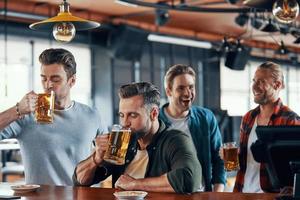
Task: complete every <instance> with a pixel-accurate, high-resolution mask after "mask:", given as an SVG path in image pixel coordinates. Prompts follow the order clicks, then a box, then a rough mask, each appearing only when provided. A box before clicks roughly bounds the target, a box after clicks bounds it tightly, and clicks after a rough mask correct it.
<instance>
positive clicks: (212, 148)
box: [159, 65, 226, 192]
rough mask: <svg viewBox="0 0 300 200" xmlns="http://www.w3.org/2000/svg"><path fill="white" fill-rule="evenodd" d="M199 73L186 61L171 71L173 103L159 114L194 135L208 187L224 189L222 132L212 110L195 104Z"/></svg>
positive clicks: (168, 78)
mask: <svg viewBox="0 0 300 200" xmlns="http://www.w3.org/2000/svg"><path fill="white" fill-rule="evenodd" d="M195 77H196V76H195V72H194V70H193V69H192V68H191V67H188V66H185V65H175V66H172V67H171V68H170V69H169V70H168V71H167V73H166V76H165V90H166V94H167V96H168V99H169V103H167V104H165V105H164V106H163V107H162V108H161V110H160V116H159V117H160V119H161V120H163V121H164V122H165V123H166V125H167V126H169V127H170V128H172V129H179V130H181V131H183V132H185V133H187V134H188V135H191V137H192V140H193V143H194V145H195V148H196V151H197V156H198V159H199V161H200V163H201V165H202V173H203V178H204V184H205V188H204V190H205V191H212V190H213V191H217V192H222V191H223V190H224V185H225V182H226V177H225V169H224V162H223V161H222V159H221V158H220V156H219V149H220V147H221V144H222V138H221V133H220V130H219V128H218V123H217V120H216V118H215V116H214V115H213V113H212V112H211V111H210V110H208V109H206V108H202V107H199V106H192V103H193V101H194V99H195ZM200 176H201V175H200ZM212 185H213V188H212Z"/></svg>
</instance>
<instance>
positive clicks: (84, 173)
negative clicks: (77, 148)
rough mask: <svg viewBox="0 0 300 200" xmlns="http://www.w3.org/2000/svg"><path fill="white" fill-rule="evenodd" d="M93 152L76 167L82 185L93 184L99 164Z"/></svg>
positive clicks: (77, 176)
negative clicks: (95, 160)
mask: <svg viewBox="0 0 300 200" xmlns="http://www.w3.org/2000/svg"><path fill="white" fill-rule="evenodd" d="M94 154H95V153H93V154H92V155H91V156H90V157H88V158H87V159H86V160H84V161H82V162H80V163H79V164H78V165H77V168H76V171H75V173H76V179H77V182H78V183H79V184H81V185H91V184H92V183H93V179H94V176H95V172H96V169H97V164H96V163H95V162H94V159H93V156H94Z"/></svg>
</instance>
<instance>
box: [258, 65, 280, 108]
mask: <svg viewBox="0 0 300 200" xmlns="http://www.w3.org/2000/svg"><path fill="white" fill-rule="evenodd" d="M281 86H282V83H281V82H280V81H275V80H274V79H273V78H272V76H271V72H270V70H268V69H260V68H258V69H257V70H256V72H255V75H254V78H253V84H252V92H253V95H254V102H255V103H257V104H259V105H266V104H268V103H272V102H275V101H276V100H277V98H278V95H279V90H280V88H281Z"/></svg>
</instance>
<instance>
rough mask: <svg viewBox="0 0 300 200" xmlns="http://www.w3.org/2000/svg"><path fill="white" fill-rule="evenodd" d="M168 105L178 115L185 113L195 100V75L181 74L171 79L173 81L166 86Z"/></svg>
mask: <svg viewBox="0 0 300 200" xmlns="http://www.w3.org/2000/svg"><path fill="white" fill-rule="evenodd" d="M166 93H167V95H168V98H169V102H170V104H169V107H170V109H171V110H174V111H176V113H178V115H186V114H187V113H188V110H189V108H190V107H191V106H192V103H193V102H194V100H195V93H196V92H195V77H194V76H192V75H190V74H181V75H178V76H176V77H175V78H174V79H173V83H172V84H171V85H170V86H169V87H167V88H166Z"/></svg>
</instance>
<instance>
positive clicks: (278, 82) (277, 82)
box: [274, 81, 282, 90]
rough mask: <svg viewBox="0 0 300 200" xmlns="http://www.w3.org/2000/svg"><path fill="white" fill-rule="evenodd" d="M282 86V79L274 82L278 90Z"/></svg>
mask: <svg viewBox="0 0 300 200" xmlns="http://www.w3.org/2000/svg"><path fill="white" fill-rule="evenodd" d="M281 87H282V83H281V82H280V81H275V83H274V89H275V90H278V89H280V88H281Z"/></svg>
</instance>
